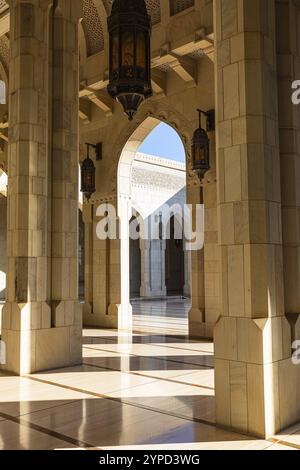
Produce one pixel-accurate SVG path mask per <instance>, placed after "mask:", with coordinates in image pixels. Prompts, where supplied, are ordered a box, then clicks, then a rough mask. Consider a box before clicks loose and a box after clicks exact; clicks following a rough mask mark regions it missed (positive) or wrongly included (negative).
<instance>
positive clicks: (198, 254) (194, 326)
mask: <svg viewBox="0 0 300 470" xmlns="http://www.w3.org/2000/svg"><path fill="white" fill-rule="evenodd" d="M187 200H188V204H190V205H191V207H192V217H191V218H192V220H191V222H192V227H191V228H192V231H193V230H195V228H196V207H197V204H202V203H203V201H202V200H201V188H200V184H199V185H198V184H197V185H193V186H188V192H187ZM204 250H205V247H203V248H202V249H200V250H192V251H191V254H190V257H191V309H190V311H189V335H190V336H191V337H205V336H206V328H205V290H204Z"/></svg>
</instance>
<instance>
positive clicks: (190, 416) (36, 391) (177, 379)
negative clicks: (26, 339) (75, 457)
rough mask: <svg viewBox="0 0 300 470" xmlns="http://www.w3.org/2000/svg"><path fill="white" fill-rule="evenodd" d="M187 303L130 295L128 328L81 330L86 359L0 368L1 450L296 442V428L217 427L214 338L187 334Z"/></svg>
mask: <svg viewBox="0 0 300 470" xmlns="http://www.w3.org/2000/svg"><path fill="white" fill-rule="evenodd" d="M188 309H189V302H188V301H184V300H179V299H172V300H170V301H168V302H150V303H149V302H135V303H134V304H133V311H134V332H133V334H132V335H129V334H128V333H127V334H126V333H118V332H117V331H115V330H100V329H92V328H89V329H86V330H84V333H83V337H84V338H83V339H84V340H83V364H82V365H80V366H76V367H69V368H65V369H58V370H54V371H49V372H43V373H38V374H33V375H30V376H26V377H21V378H20V377H15V376H9V375H7V374H4V373H0V449H60V448H63V449H72V448H82V449H118V450H120V449H145V450H146V449H162V450H164V449H178V450H180V449H187V450H188V449H191V450H214V449H241V450H252V449H253V450H254V449H255V450H258V449H260V450H271V449H274V450H287V449H292V450H295V449H297V448H300V442H299V441H300V439H299V436H300V425H297V426H294V427H292V428H290V429H289V430H287V431H285V432H284V433H281V434H280V435H277V436H274V437H273V438H272V439H271V440H268V441H265V440H256V439H250V438H247V437H245V436H242V435H240V434H237V433H234V432H229V431H225V430H222V429H218V428H217V427H216V426H215V424H214V422H215V416H214V408H215V407H214V370H213V365H214V360H213V344H212V342H209V341H195V340H189V339H188V338H187V313H188Z"/></svg>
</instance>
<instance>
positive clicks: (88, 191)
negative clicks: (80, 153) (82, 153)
mask: <svg viewBox="0 0 300 470" xmlns="http://www.w3.org/2000/svg"><path fill="white" fill-rule="evenodd" d="M86 145H87V157H86V159H85V160H84V161H83V163H82V165H81V192H82V193H83V194H84V195H85V197H86V198H87V200H88V201H89V200H90V199H91V196H92V194H93V193H94V192H95V191H96V167H95V165H94V162H93V160H92V159H91V158H90V147H94V148H96V146H95V145H92V144H86Z"/></svg>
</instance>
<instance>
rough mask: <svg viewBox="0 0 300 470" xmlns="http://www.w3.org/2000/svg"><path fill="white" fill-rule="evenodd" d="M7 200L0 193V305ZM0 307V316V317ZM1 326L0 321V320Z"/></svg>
mask: <svg viewBox="0 0 300 470" xmlns="http://www.w3.org/2000/svg"><path fill="white" fill-rule="evenodd" d="M0 189H1V188H0ZM6 225H7V198H6V197H5V196H4V195H3V194H1V193H0V303H1V302H2V301H4V300H5V290H6V271H7V268H6V265H7V262H6V232H7V227H6ZM1 309H2V307H1V306H0V315H1ZM0 325H1V319H0Z"/></svg>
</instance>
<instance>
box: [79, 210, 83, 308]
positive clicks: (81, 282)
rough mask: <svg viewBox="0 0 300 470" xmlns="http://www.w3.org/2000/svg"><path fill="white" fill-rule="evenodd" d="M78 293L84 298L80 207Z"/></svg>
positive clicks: (80, 216) (80, 297)
mask: <svg viewBox="0 0 300 470" xmlns="http://www.w3.org/2000/svg"><path fill="white" fill-rule="evenodd" d="M78 225H79V230H78V295H79V300H80V301H81V302H82V301H83V300H84V222H83V214H82V210H81V209H78Z"/></svg>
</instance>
